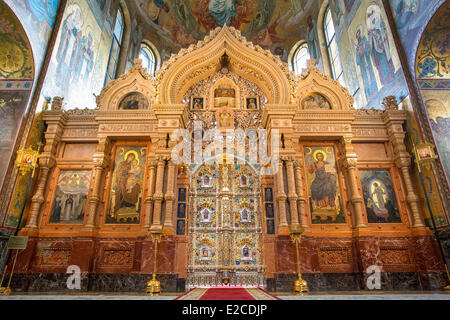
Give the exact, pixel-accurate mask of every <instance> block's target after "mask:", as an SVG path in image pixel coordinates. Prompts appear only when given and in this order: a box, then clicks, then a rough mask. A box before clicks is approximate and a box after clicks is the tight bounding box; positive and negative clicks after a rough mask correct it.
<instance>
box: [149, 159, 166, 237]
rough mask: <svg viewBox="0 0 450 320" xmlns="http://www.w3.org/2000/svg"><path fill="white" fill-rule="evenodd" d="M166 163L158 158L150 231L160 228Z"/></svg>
mask: <svg viewBox="0 0 450 320" xmlns="http://www.w3.org/2000/svg"><path fill="white" fill-rule="evenodd" d="M165 167H166V161H165V159H164V157H163V156H160V157H158V167H157V169H156V182H155V193H154V195H153V224H152V227H151V228H152V229H157V230H160V229H161V228H162V223H161V219H162V217H161V215H162V201H163V198H164V194H163V187H164V171H165Z"/></svg>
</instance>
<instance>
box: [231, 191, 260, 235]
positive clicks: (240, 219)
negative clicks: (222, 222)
mask: <svg viewBox="0 0 450 320" xmlns="http://www.w3.org/2000/svg"><path fill="white" fill-rule="evenodd" d="M258 209H259V208H258V207H257V202H256V199H255V198H236V199H235V200H234V204H233V211H234V227H236V228H242V229H250V228H256V225H257V221H256V219H257V216H256V213H257V210H258Z"/></svg>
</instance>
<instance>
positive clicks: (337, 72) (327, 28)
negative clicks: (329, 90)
mask: <svg viewBox="0 0 450 320" xmlns="http://www.w3.org/2000/svg"><path fill="white" fill-rule="evenodd" d="M323 29H324V33H325V40H326V45H327V51H328V58H329V61H330V67H331V73H332V77H333V79H335V80H339V82H340V83H341V84H342V85H343V86H345V80H344V72H343V70H342V63H341V57H340V55H339V48H338V46H337V41H336V30H335V29H334V24H333V19H332V18H331V10H330V6H328V7H327V9H326V12H325V19H324V20H323Z"/></svg>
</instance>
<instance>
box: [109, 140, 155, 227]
mask: <svg viewBox="0 0 450 320" xmlns="http://www.w3.org/2000/svg"><path fill="white" fill-rule="evenodd" d="M146 157H147V147H142V146H117V147H116V151H115V162H114V170H113V174H112V181H111V188H110V192H111V194H110V200H109V206H110V207H109V211H108V215H107V217H106V223H125V224H139V222H140V212H141V208H142V202H143V192H144V172H145V161H146Z"/></svg>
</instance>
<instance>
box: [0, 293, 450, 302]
mask: <svg viewBox="0 0 450 320" xmlns="http://www.w3.org/2000/svg"><path fill="white" fill-rule="evenodd" d="M273 294H274V295H276V296H278V297H279V298H280V299H282V300H450V291H426V292H419V291H414V292H392V291H390V292H382V291H377V292H374V291H372V292H370V291H360V292H354V291H351V292H312V293H308V294H306V295H293V294H292V293H291V292H277V293H273ZM177 296H178V294H175V293H174V294H167V293H166V294H161V295H160V296H153V297H151V296H146V295H144V294H132V293H83V294H61V293H47V294H43V293H26V294H24V293H14V292H13V293H11V295H9V296H0V300H173V299H175V298H176V297H177Z"/></svg>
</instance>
